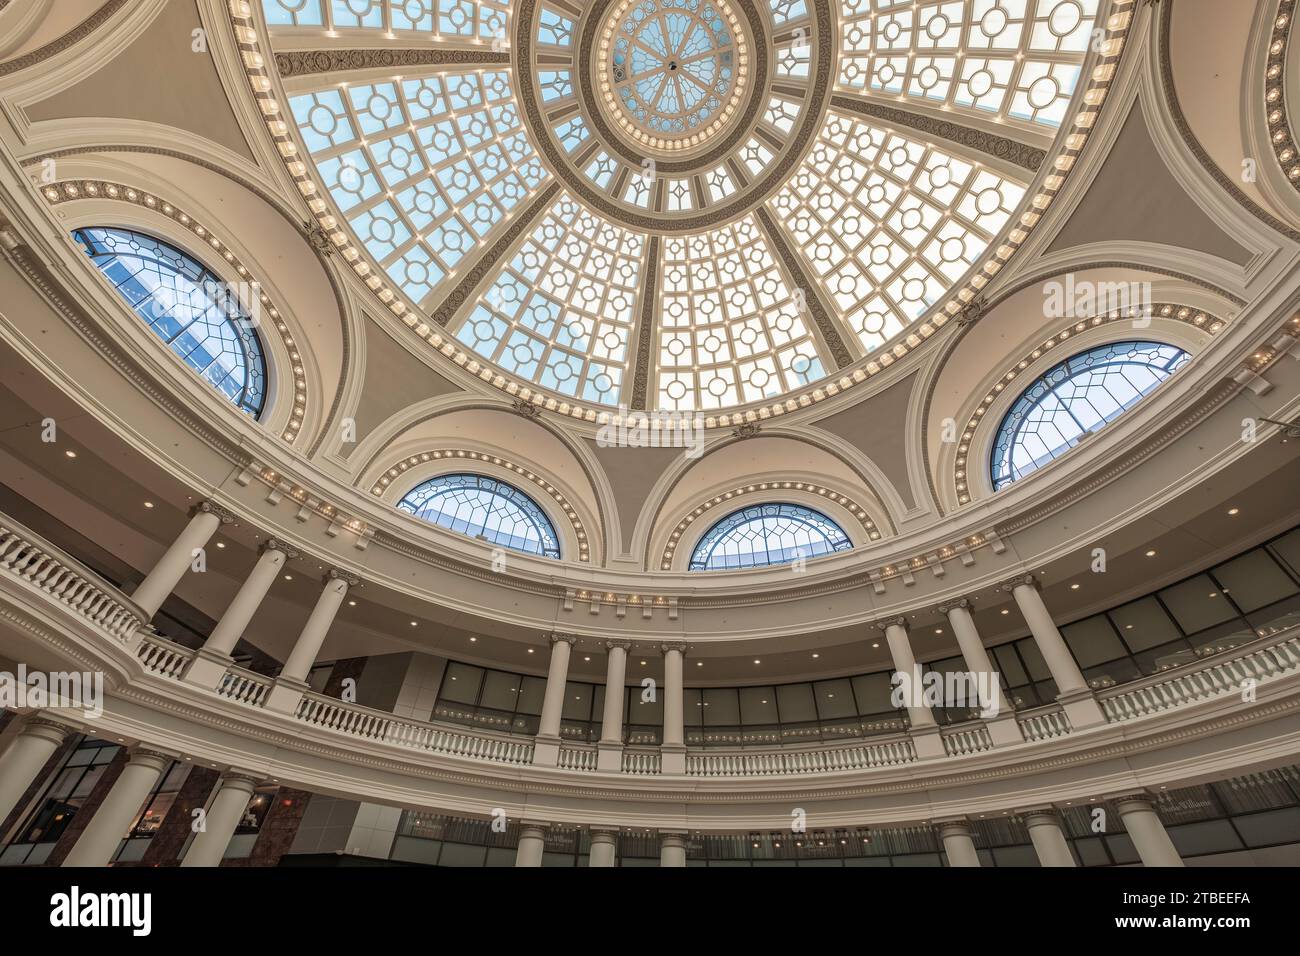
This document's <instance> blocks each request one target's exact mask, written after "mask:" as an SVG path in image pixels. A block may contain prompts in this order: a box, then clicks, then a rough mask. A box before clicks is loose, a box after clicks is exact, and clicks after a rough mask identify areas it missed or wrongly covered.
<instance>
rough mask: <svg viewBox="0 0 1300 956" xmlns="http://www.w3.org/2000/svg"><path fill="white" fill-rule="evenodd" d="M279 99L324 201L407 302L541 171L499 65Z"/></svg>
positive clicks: (537, 180) (533, 185) (427, 289)
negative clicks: (314, 172)
mask: <svg viewBox="0 0 1300 956" xmlns="http://www.w3.org/2000/svg"><path fill="white" fill-rule="evenodd" d="M289 102H290V108H291V109H292V111H293V116H294V119H295V120H296V121H297V124H298V129H299V132H300V133H301V134H302V138H303V142H304V143H305V145H306V146H307V149H308V151H310V153H311V155H312V159H313V161H314V162H315V165H316V170H317V172H318V173H319V175H320V176H321V178H322V179H323V180H324V182H325V185H326V187H327V188H328V189H329V192H330V196H331V198H333V200H334V202H335V203H336V204H337V205H338V208H339V209H340V210H341V211H342V212H343V214H344V215H345V216H346V217H347V220H348V222H349V224H350V225H351V227H352V230H353V232H355V233H356V235H357V237H358V238H359V239H360V240H361V242H362V244H364V245H365V247H366V249H367V251H368V252H369V253H370V254H371V256H372V257H373V258H374V259H375V261H377V262H378V263H379V265H380V266H381V267H383V269H384V271H385V272H386V273H387V274H388V276H389V278H390V279H391V280H392V281H393V282H395V283H396V284H397V285H398V286H399V287H400V288H401V289H402V291H403V292H405V293H406V294H407V295H408V296H409V297H410V298H411V299H412V300H413V301H415V302H416V303H422V302H423V301H424V300H425V299H426V298H427V297H429V295H430V294H431V293H432V292H433V290H434V288H435V287H437V286H438V285H439V284H440V283H441V282H442V281H443V279H445V278H446V277H447V275H448V274H449V273H450V272H451V271H452V270H453V269H455V268H456V265H457V264H458V263H459V262H460V261H461V259H463V258H464V257H465V255H466V254H467V253H469V252H470V251H471V250H472V249H473V248H474V247H475V246H476V245H477V244H478V243H479V242H481V241H482V240H483V237H484V236H486V235H487V234H488V233H489V232H490V231H491V230H492V228H493V227H494V226H496V225H497V224H498V223H500V222H501V221H502V220H503V219H505V217H506V216H507V215H508V214H509V213H510V212H511V210H513V209H514V208H515V207H516V206H517V205H518V204H519V203H520V202H521V201H522V200H523V199H525V198H526V197H528V196H529V195H530V194H531V193H532V192H533V191H534V190H536V189H537V187H538V185H539V184H541V183H542V181H543V180H544V179H545V178H546V176H547V173H546V171H545V169H543V167H542V165H541V162H540V161H539V160H538V158H537V154H536V152H535V150H534V149H533V146H532V144H531V143H530V142H529V140H528V137H527V136H526V135H525V134H524V130H523V124H522V121H521V119H520V116H519V108H518V106H517V104H516V103H515V99H514V94H513V91H512V90H511V86H510V76H509V74H508V73H507V72H505V71H483V72H470V73H445V74H442V75H440V76H430V77H425V78H424V79H409V80H402V81H400V82H399V81H396V80H384V81H381V82H375V83H365V84H359V85H355V86H346V87H339V88H332V89H326V90H320V91H318V92H314V93H304V94H301V95H298V96H294V97H292V98H291V99H290V101H289Z"/></svg>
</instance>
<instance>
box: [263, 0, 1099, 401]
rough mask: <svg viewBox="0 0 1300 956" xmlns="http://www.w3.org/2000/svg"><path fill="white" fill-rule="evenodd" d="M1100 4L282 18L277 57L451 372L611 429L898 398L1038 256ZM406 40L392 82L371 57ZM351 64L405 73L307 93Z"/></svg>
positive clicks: (795, 5) (383, 267)
mask: <svg viewBox="0 0 1300 956" xmlns="http://www.w3.org/2000/svg"><path fill="white" fill-rule="evenodd" d="M1101 3H1102V0H939V2H915V0H845V2H841V3H836V4H827V3H814V2H812V0H596V2H593V3H589V4H578V3H574V2H568V0H521V2H518V3H513V4H505V3H497V2H490V0H480V2H471V0H404V2H398V0H391V2H384V0H263V7H262V13H263V15H264V18H265V22H266V25H267V27H268V28H269V29H270V31H271V39H272V46H273V47H274V49H275V50H277V51H280V50H294V51H295V52H294V54H293V56H294V57H297V58H298V59H297V60H295V59H292V58H287V57H286V56H284V55H281V56H280V57H278V58H277V64H278V65H279V67H280V72H281V74H282V77H281V80H282V82H283V83H285V98H286V101H287V102H286V104H285V106H286V112H287V113H288V114H290V116H289V117H286V119H290V120H291V122H292V124H293V125H294V126H296V130H297V136H298V137H299V139H298V142H299V143H300V144H301V147H302V149H303V151H305V154H306V157H305V158H306V159H307V164H306V166H305V167H304V168H305V169H306V170H307V174H305V175H309V176H310V177H311V178H312V180H313V182H314V183H319V185H320V186H321V187H323V190H324V193H326V194H327V196H328V200H327V203H323V204H322V208H323V209H324V210H325V212H324V213H323V215H324V216H325V217H326V218H325V221H326V222H327V223H328V226H333V227H335V228H337V229H338V230H339V232H340V233H341V234H344V235H345V238H340V237H339V236H338V235H336V236H335V238H334V241H335V244H336V245H340V246H345V247H346V248H345V251H347V252H349V254H350V255H351V254H352V252H353V250H355V257H356V258H365V259H367V260H368V261H369V262H371V263H373V265H374V266H375V267H376V268H377V271H376V272H374V273H372V274H371V275H370V276H368V281H370V284H371V287H372V288H374V289H376V290H377V291H387V292H391V296H392V301H393V302H396V303H399V304H398V305H396V306H393V307H392V310H393V312H394V313H395V314H397V315H399V316H400V317H401V318H403V319H404V320H405V321H406V323H407V325H409V326H412V327H414V328H417V330H426V331H428V334H427V335H426V338H429V339H430V341H432V342H433V343H434V344H435V345H436V346H438V347H439V348H440V349H441V350H442V351H443V352H445V353H447V354H453V353H457V354H463V355H465V356H470V357H472V359H473V361H471V362H469V363H463V364H468V365H469V367H471V369H472V370H474V371H477V372H479V373H480V374H481V377H483V378H484V379H485V380H492V381H495V382H496V384H498V385H503V383H504V386H508V387H509V389H510V390H511V391H512V392H514V393H515V394H519V395H521V396H522V397H524V398H525V399H533V400H535V397H536V396H549V397H551V398H558V399H559V400H561V401H566V402H572V403H573V407H574V408H577V409H586V412H585V414H586V417H588V418H591V414H590V410H591V409H597V410H599V409H607V410H613V409H617V408H619V407H627V408H632V409H651V410H662V411H673V412H692V413H693V412H699V413H701V414H710V413H716V412H720V411H725V410H728V409H736V408H740V407H745V408H754V407H760V408H762V407H767V408H777V409H778V410H779V408H780V403H781V402H782V401H783V400H784V401H786V402H787V404H789V402H790V401H791V398H790V397H791V396H792V395H795V394H797V393H800V392H806V390H807V389H810V388H813V389H815V388H818V387H819V386H822V385H827V384H829V385H831V387H832V393H833V388H834V383H835V382H836V381H837V380H838V381H840V382H841V383H847V384H851V383H852V382H853V381H860V380H862V378H863V377H864V376H865V375H867V374H874V372H875V371H877V370H878V369H879V368H880V367H881V365H882V364H883V365H888V363H889V361H891V360H892V359H894V358H897V357H900V356H901V355H903V354H904V353H905V352H906V350H907V349H909V348H911V347H914V346H915V345H916V344H918V343H919V342H920V341H922V340H923V339H924V338H925V337H926V336H928V335H929V334H932V333H933V331H934V330H935V328H936V326H938V325H941V324H942V323H943V322H944V321H947V320H948V319H950V318H952V317H953V315H955V314H957V313H958V312H959V311H960V309H961V308H962V307H963V306H964V305H965V303H967V302H969V301H970V300H971V298H973V297H974V295H975V292H976V291H977V290H978V288H979V287H980V286H981V285H982V283H983V280H984V279H985V278H986V277H987V274H988V273H989V269H988V268H987V266H986V262H987V260H988V257H989V256H990V254H991V250H994V249H998V250H1002V251H1003V252H1005V255H1004V258H1005V256H1009V255H1010V251H1014V246H1015V243H1012V244H1011V245H1008V244H1007V242H1008V241H1007V239H1006V236H1007V234H1008V233H1009V232H1011V231H1013V230H1014V229H1015V227H1016V226H1017V225H1018V224H1019V225H1024V224H1025V222H1026V220H1025V211H1026V209H1028V208H1029V206H1030V204H1031V203H1032V202H1033V201H1034V198H1035V197H1034V195H1033V192H1032V190H1031V186H1032V185H1033V184H1034V182H1035V179H1036V175H1037V170H1038V166H1039V164H1041V162H1042V161H1043V156H1044V155H1046V154H1047V152H1048V149H1049V148H1050V147H1052V146H1053V143H1054V141H1058V140H1059V139H1061V138H1063V137H1058V136H1057V133H1058V131H1060V129H1061V128H1062V126H1063V124H1065V125H1068V122H1069V118H1070V116H1071V111H1072V109H1074V108H1077V103H1078V101H1079V100H1080V99H1081V95H1076V94H1081V92H1082V90H1081V86H1082V84H1081V77H1082V74H1083V68H1084V63H1085V60H1086V59H1087V58H1088V57H1089V55H1090V52H1089V51H1090V47H1092V46H1093V45H1094V44H1093V37H1094V29H1095V28H1096V26H1097V22H1096V21H1097V18H1098V15H1099V5H1100V4H1101ZM1099 32H1100V33H1104V31H1099ZM308 41H310V42H308ZM385 42H388V43H391V44H395V45H394V46H393V47H392V52H391V53H390V54H389V55H388V56H387V57H381V58H380V59H378V60H374V59H373V58H371V59H367V58H366V56H365V55H361V54H363V53H364V51H365V50H370V51H372V52H373V50H374V48H376V47H381V46H382V45H383V44H384V43H385ZM331 46H333V47H337V48H356V50H355V51H354V52H358V55H360V56H361V62H363V63H365V64H366V65H369V64H371V63H374V64H376V65H388V64H392V65H394V66H397V67H399V68H398V69H396V70H394V69H392V68H389V69H386V70H381V69H374V68H370V69H360V70H353V71H348V72H340V71H338V70H336V69H316V68H308V69H301V70H298V71H297V72H298V73H299V74H300V75H296V76H293V80H292V83H290V82H289V80H288V78H287V76H286V74H293V73H294V72H295V70H294V69H293V66H294V65H295V64H299V65H300V64H301V58H302V57H304V56H311V55H312V51H313V50H314V51H315V53H316V54H317V55H322V56H323V55H324V53H323V51H327V50H328V49H330V48H331ZM321 62H322V64H323V65H328V64H331V63H335V62H337V61H331V60H330V59H329V58H328V57H327V56H326V57H325V58H324V59H323V60H322V61H321ZM935 131H937V132H938V135H929V134H930V133H931V132H935ZM989 143H994V144H995V146H996V148H994V147H990V146H989V145H988V144H989ZM1035 153H1036V154H1037V163H1034V162H1024V161H1020V162H1018V161H1017V155H1024V154H1029V155H1032V154H1035ZM1008 157H1009V158H1008ZM304 191H305V192H306V191H307V190H304ZM329 231H330V229H329V228H328V227H327V232H329ZM1020 231H1021V232H1023V230H1020ZM1008 249H1009V250H1010V251H1005V250H1008ZM1000 254H1002V253H1001V252H1000ZM981 271H983V272H984V273H985V275H981ZM381 276H382V277H381ZM864 368H866V369H867V371H866V372H863V371H862V369H864ZM764 403H767V404H766V406H764ZM566 407H567V405H566ZM789 407H797V406H794V405H789Z"/></svg>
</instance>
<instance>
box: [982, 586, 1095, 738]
mask: <svg viewBox="0 0 1300 956" xmlns="http://www.w3.org/2000/svg"><path fill="white" fill-rule="evenodd" d="M1002 587H1003V589H1004V590H1007V591H1010V592H1011V596H1012V597H1013V598H1015V601H1016V605H1017V606H1018V607H1019V608H1020V613H1021V614H1022V615H1023V616H1024V618H1025V623H1026V624H1028V625H1029V633H1030V634H1032V635H1033V636H1034V643H1035V644H1037V645H1038V650H1039V651H1040V652H1041V653H1042V655H1043V660H1044V661H1046V662H1047V669H1048V670H1049V671H1051V672H1052V679H1053V680H1054V681H1056V689H1057V697H1056V699H1057V700H1059V701H1060V702H1061V706H1062V707H1063V708H1064V709H1065V714H1066V716H1067V717H1069V719H1070V724H1071V726H1073V727H1074V728H1075V729H1076V730H1082V729H1083V728H1085V727H1095V726H1097V725H1098V724H1104V723H1105V722H1106V718H1105V717H1104V716H1103V715H1102V712H1101V707H1100V706H1098V704H1097V701H1096V700H1095V699H1094V698H1093V696H1092V691H1091V690H1089V688H1088V684H1087V682H1086V681H1085V680H1084V679H1083V673H1082V672H1081V671H1080V670H1079V665H1078V664H1077V663H1075V660H1074V655H1072V654H1071V653H1070V649H1069V647H1067V646H1066V644H1065V638H1063V637H1061V632H1060V631H1058V630H1057V629H1056V622H1055V621H1053V620H1052V615H1051V614H1049V613H1048V612H1047V605H1046V604H1044V603H1043V596H1042V594H1040V593H1039V591H1038V582H1037V581H1036V580H1034V576H1033V575H1032V574H1025V575H1021V576H1019V577H1015V578H1012V579H1011V580H1010V581H1008V582H1006V583H1005V584H1004V585H1002Z"/></svg>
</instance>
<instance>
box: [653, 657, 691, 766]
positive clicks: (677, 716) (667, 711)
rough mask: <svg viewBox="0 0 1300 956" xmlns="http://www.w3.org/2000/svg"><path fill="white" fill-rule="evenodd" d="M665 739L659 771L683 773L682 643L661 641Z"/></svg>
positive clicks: (683, 694) (683, 702)
mask: <svg viewBox="0 0 1300 956" xmlns="http://www.w3.org/2000/svg"><path fill="white" fill-rule="evenodd" d="M662 650H663V654H664V686H663V693H664V738H663V744H662V745H661V746H660V748H659V760H660V767H659V772H660V773H665V774H668V773H676V774H682V773H685V772H686V714H685V712H684V711H685V696H686V694H685V691H684V689H683V686H682V658H683V656H684V655H685V654H686V645H685V644H664V645H663V647H662Z"/></svg>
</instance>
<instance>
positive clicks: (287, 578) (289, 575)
mask: <svg viewBox="0 0 1300 956" xmlns="http://www.w3.org/2000/svg"><path fill="white" fill-rule="evenodd" d="M284 579H285V580H286V581H292V580H293V575H292V574H286V575H285V576H284Z"/></svg>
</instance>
